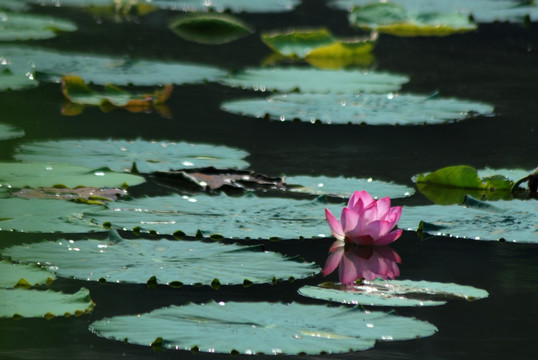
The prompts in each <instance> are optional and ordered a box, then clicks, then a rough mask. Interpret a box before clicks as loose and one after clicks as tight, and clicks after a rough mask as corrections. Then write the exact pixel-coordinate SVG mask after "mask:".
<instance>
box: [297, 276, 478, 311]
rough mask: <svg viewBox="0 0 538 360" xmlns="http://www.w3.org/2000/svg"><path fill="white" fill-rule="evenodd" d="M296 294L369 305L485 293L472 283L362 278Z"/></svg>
mask: <svg viewBox="0 0 538 360" xmlns="http://www.w3.org/2000/svg"><path fill="white" fill-rule="evenodd" d="M299 294H301V295H303V296H307V297H311V298H314V299H321V300H327V301H333V302H338V303H342V304H355V305H357V304H360V305H370V306H437V305H443V304H445V303H446V302H447V301H449V300H452V299H456V298H460V299H465V300H468V301H471V300H478V299H483V298H486V297H488V292H487V291H485V290H482V289H477V288H474V287H472V286H465V285H458V284H451V283H437V282H430V281H412V280H381V279H378V280H374V281H367V280H363V281H362V283H361V284H359V285H353V286H342V285H337V284H334V285H331V284H322V285H319V286H310V285H307V286H303V287H302V288H300V289H299Z"/></svg>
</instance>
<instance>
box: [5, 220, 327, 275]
mask: <svg viewBox="0 0 538 360" xmlns="http://www.w3.org/2000/svg"><path fill="white" fill-rule="evenodd" d="M111 238H112V239H114V241H111V240H77V241H73V240H58V241H56V242H48V241H47V242H41V243H34V244H30V245H20V246H14V247H11V248H8V249H4V250H3V251H2V253H3V255H6V256H9V257H10V258H11V259H13V260H16V261H21V262H24V263H28V262H39V263H42V264H48V267H47V268H48V269H49V270H50V271H52V272H53V273H55V274H57V275H58V276H61V277H67V278H75V279H79V280H88V281H98V280H100V279H105V280H106V281H109V282H127V283H140V284H145V283H147V282H148V280H149V279H150V277H153V276H155V278H156V281H157V282H158V283H159V284H170V283H172V284H173V283H176V284H177V283H182V284H184V285H194V284H206V285H210V284H212V283H213V284H215V282H218V283H219V284H221V285H238V284H246V283H248V284H251V283H252V284H263V283H272V282H274V281H276V280H287V279H289V278H296V279H300V278H306V277H309V276H312V275H315V274H317V273H318V272H319V270H320V269H319V267H318V266H317V265H315V264H314V263H306V262H300V261H298V260H297V259H293V258H288V257H285V256H283V255H280V254H278V253H274V252H269V251H260V249H259V248H258V247H256V246H240V245H224V244H221V243H204V242H200V241H170V240H166V239H160V240H144V239H140V240H139V239H137V240H123V239H121V238H120V237H119V236H118V235H117V232H115V230H113V234H112V235H111Z"/></svg>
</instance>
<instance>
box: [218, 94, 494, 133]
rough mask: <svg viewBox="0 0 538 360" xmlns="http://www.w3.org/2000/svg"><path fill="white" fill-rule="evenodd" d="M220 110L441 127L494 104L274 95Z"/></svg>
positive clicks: (329, 121)
mask: <svg viewBox="0 0 538 360" xmlns="http://www.w3.org/2000/svg"><path fill="white" fill-rule="evenodd" d="M221 107H222V109H224V110H226V111H229V112H232V113H236V114H241V115H247V116H253V117H258V118H263V117H266V118H269V119H272V120H280V121H286V120H287V121H291V120H295V119H298V120H300V121H304V122H311V123H314V122H316V121H321V122H322V123H326V124H353V125H360V124H367V125H396V124H399V125H423V124H442V123H446V122H449V121H458V120H464V119H466V118H469V117H470V116H472V115H474V114H486V115H490V114H491V113H492V112H493V107H492V106H491V105H488V104H484V103H479V102H472V101H466V100H459V99H454V98H447V99H443V98H436V97H431V96H421V95H411V94H405V95H404V94H393V93H389V94H370V93H366V94H288V95H275V96H272V97H269V98H267V99H247V100H234V101H228V102H224V103H223V104H222V105H221Z"/></svg>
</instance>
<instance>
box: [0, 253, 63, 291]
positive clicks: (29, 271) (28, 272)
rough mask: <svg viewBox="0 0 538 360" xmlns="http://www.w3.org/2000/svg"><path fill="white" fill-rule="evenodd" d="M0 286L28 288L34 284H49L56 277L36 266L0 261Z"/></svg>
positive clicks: (4, 287) (3, 287)
mask: <svg viewBox="0 0 538 360" xmlns="http://www.w3.org/2000/svg"><path fill="white" fill-rule="evenodd" d="M0 274H2V276H1V277H0V288H2V289H6V288H8V289H9V288H16V287H24V288H28V287H31V286H36V285H49V284H50V283H52V282H53V281H54V279H56V276H55V275H54V274H51V273H50V272H48V271H47V270H44V269H43V268H41V267H39V266H36V265H26V264H13V263H12V262H10V261H5V260H4V261H0Z"/></svg>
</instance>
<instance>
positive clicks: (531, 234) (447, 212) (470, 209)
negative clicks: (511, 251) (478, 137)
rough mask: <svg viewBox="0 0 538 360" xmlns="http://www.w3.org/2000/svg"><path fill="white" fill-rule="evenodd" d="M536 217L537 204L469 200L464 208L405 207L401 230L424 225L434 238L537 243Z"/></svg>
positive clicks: (523, 201)
mask: <svg viewBox="0 0 538 360" xmlns="http://www.w3.org/2000/svg"><path fill="white" fill-rule="evenodd" d="M537 213H538V201H537V200H510V201H505V200H499V201H495V202H493V203H491V202H479V201H476V200H472V199H469V198H467V202H466V203H465V206H461V205H428V206H406V207H404V209H403V211H402V217H401V218H400V221H399V223H398V226H399V227H400V228H404V229H406V228H407V229H410V230H417V228H418V226H419V224H420V223H421V221H422V222H423V231H425V232H429V233H431V234H433V235H450V236H453V237H463V238H469V239H475V240H500V239H504V240H506V241H510V242H521V243H538V222H537V221H536V214H537Z"/></svg>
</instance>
